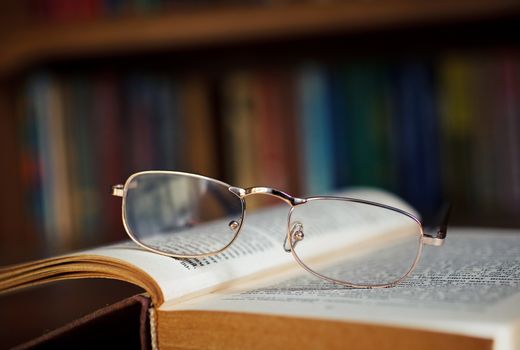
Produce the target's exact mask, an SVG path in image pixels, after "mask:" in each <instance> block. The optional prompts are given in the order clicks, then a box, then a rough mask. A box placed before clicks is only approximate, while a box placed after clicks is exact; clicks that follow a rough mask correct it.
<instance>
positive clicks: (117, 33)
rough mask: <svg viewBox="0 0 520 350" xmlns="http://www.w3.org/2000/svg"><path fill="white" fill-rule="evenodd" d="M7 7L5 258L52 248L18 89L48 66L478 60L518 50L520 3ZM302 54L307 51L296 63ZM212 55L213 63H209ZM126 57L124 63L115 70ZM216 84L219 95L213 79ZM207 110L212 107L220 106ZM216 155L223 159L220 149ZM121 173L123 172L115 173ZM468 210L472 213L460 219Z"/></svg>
mask: <svg viewBox="0 0 520 350" xmlns="http://www.w3.org/2000/svg"><path fill="white" fill-rule="evenodd" d="M0 6H3V11H2V12H3V13H4V21H3V24H2V25H0V31H1V32H0V44H2V54H1V55H0V112H1V115H2V118H1V125H0V126H1V128H0V133H1V134H0V142H1V144H0V146H1V153H2V159H3V160H5V162H6V164H10V165H11V166H8V167H6V169H5V170H4V171H3V172H2V176H1V177H0V180H1V183H3V184H8V186H6V188H5V189H4V194H5V195H4V196H3V198H2V199H0V209H2V212H3V213H2V216H1V218H2V220H1V223H0V230H1V231H0V232H1V233H0V240H1V243H2V244H0V245H1V246H2V251H1V253H2V260H3V261H0V262H2V263H4V262H14V261H20V260H26V259H29V258H34V257H36V256H39V255H42V254H46V251H45V250H44V246H45V244H46V240H48V239H49V238H48V237H46V236H45V235H43V236H42V235H38V234H35V232H34V231H35V227H34V223H31V221H30V220H27V209H26V208H25V206H26V200H27V199H26V198H24V197H23V195H22V193H24V186H25V185H24V181H23V176H22V174H21V167H20V164H19V163H20V161H19V160H20V159H21V157H22V152H23V151H24V149H23V147H21V145H20V124H23V118H22V117H21V116H20V115H21V114H23V112H21V111H20V110H21V109H23V101H21V100H23V98H22V97H21V96H20V95H21V91H23V86H24V84H26V83H27V79H30V78H31V76H33V74H34V72H39V71H41V69H42V67H43V69H44V70H46V71H51V72H58V73H57V76H58V78H56V80H57V81H58V83H59V84H62V83H63V82H65V83H63V84H70V81H67V80H66V79H67V78H66V77H67V76H68V75H69V74H70V72H73V73H72V75H74V74H76V73H74V72H75V71H79V72H80V75H81V76H83V77H84V76H89V75H90V74H91V73H94V75H96V74H95V73H96V69H98V68H97V66H98V64H99V65H100V67H101V69H100V70H101V71H109V72H110V71H116V72H117V74H116V75H117V76H118V78H115V80H116V82H118V80H117V79H122V80H124V79H125V74H128V72H130V73H131V72H132V69H131V68H127V67H132V66H133V65H135V66H136V67H141V66H146V67H148V66H150V67H152V68H151V69H150V71H152V72H158V73H156V74H157V75H161V73H162V72H164V71H165V70H167V69H165V67H167V66H168V64H167V62H168V61H169V60H170V61H171V62H173V63H175V64H176V65H177V66H178V67H185V66H186V67H188V70H189V71H190V72H191V71H196V72H198V73H200V74H201V75H203V76H204V75H209V76H214V75H217V76H222V75H226V74H227V72H229V71H231V70H232V69H233V67H234V66H235V65H236V66H238V67H246V70H255V69H256V68H257V67H259V70H266V71H270V69H271V67H272V66H274V67H277V65H278V66H280V67H282V68H275V69H274V71H275V72H277V71H281V70H285V69H289V68H290V69H292V67H294V66H299V65H300V64H302V62H304V61H305V60H306V58H311V59H316V58H317V59H318V60H321V59H322V60H323V61H324V62H325V65H327V64H336V63H337V62H338V61H341V60H342V59H343V57H345V56H347V55H351V54H354V55H355V56H356V55H357V56H359V57H361V60H363V59H364V57H369V58H370V57H374V56H378V55H381V54H382V57H384V58H385V57H390V58H391V59H392V60H397V61H399V59H400V58H399V57H400V56H401V55H402V52H406V53H407V54H406V55H408V53H410V52H411V53H412V56H413V54H414V53H417V52H419V53H420V55H422V56H425V55H428V54H430V53H434V54H437V52H438V51H449V50H451V49H453V47H457V46H458V45H459V44H461V43H462V46H465V45H467V46H469V48H468V49H467V50H468V51H470V52H472V51H475V52H476V54H475V55H477V56H478V55H480V53H479V50H480V48H481V46H485V47H486V48H487V47H493V45H495V42H497V41H498V42H500V44H499V46H506V47H507V48H513V49H514V48H516V49H518V44H519V43H518V40H517V39H515V38H514V34H513V33H514V28H517V27H518V26H517V25H515V23H516V22H517V20H518V18H519V17H520V6H519V4H518V1H511V0H500V1H482V0H478V1H470V0H462V1H457V2H455V3H454V2H451V1H446V0H443V1H436V2H422V3H417V2H416V1H410V0H392V1H388V2H384V3H382V2H378V1H374V2H340V1H337V2H335V1H332V2H323V3H321V2H305V1H302V2H287V3H286V2H280V3H278V2H274V3H269V4H255V5H253V4H249V5H240V6H238V5H225V4H219V5H205V6H198V7H195V8H192V9H191V8H182V9H179V10H171V11H166V12H164V13H158V14H150V15H135V14H134V15H131V14H125V15H122V16H118V17H116V18H107V17H99V18H93V19H84V20H80V21H69V22H67V21H64V22H61V23H53V22H52V21H51V22H45V21H32V20H31V19H30V18H27V16H26V14H25V13H24V9H23V8H22V7H21V6H20V5H17V4H16V2H5V3H4V4H3V5H0ZM6 14H7V16H6ZM8 14H11V16H9V15H8ZM488 26H489V30H487V27H488ZM482 27H486V28H482ZM475 28H478V30H477V31H476V32H477V33H480V34H481V33H484V32H486V33H487V34H486V35H484V36H483V37H482V42H483V44H482V43H480V42H479V41H480V38H479V39H475V38H474V37H472V32H471V30H472V29H475ZM458 30H460V33H459V32H458ZM468 30H469V31H468ZM461 33H462V34H461ZM464 33H465V34H464ZM454 38H455V39H454ZM346 45H347V46H348V45H351V48H350V50H349V49H345V46H346ZM430 46H431V47H430ZM357 49H360V50H359V51H360V52H361V53H357V52H356V50H357ZM270 50H272V51H273V52H274V51H275V50H276V52H277V53H278V55H277V56H278V58H272V57H270V56H271V55H270V54H269V52H270ZM278 50H279V51H278ZM301 55H303V56H304V57H303V58H300V56H301ZM207 57H212V58H214V60H215V61H217V62H216V63H215V62H211V63H208V62H207ZM338 57H339V58H338ZM395 57H397V59H396V58H395ZM406 57H408V56H406ZM155 60H157V62H161V64H160V65H159V67H160V68H158V69H156V68H153V67H154V66H155ZM369 60H370V59H369ZM119 62H121V64H122V65H123V66H125V68H123V69H120V68H119V67H118V66H119ZM259 62H260V63H259ZM266 62H268V63H266ZM146 69H148V68H146ZM154 69H156V70H155V71H154ZM178 70H183V68H178ZM222 72H225V73H222ZM153 74H155V73H153ZM153 74H152V75H153ZM189 74H190V73H188V75H189ZM62 77H65V80H63V79H62ZM153 78H154V79H155V78H157V76H154V77H153ZM60 79H62V80H60ZM175 79H176V78H175ZM210 80H211V79H210ZM118 84H119V83H118ZM209 85H210V86H209V88H208V89H209V90H211V91H210V93H213V92H214V91H213V90H214V86H213V83H210V84H209ZM217 94H222V91H218V92H217ZM217 105H219V103H217ZM210 108H215V104H211V107H210ZM222 113H225V112H222V111H220V112H218V113H214V114H216V115H218V116H214V118H216V120H217V121H218V123H220V121H219V120H220V119H221V118H222ZM213 136H214V137H215V138H216V140H215V142H217V143H219V142H223V141H222V140H223V138H225V136H222V135H220V133H219V135H213ZM217 159H222V155H219V156H218V157H217ZM225 173H226V171H225V169H220V170H219V171H216V175H217V176H218V175H222V174H224V175H226V174H225ZM126 175H128V174H126ZM123 180H124V177H122V178H121V179H120V181H123ZM225 180H228V181H231V180H229V179H228V178H225ZM99 191H100V192H101V193H105V192H103V191H102V190H101V189H99ZM115 206H117V205H115ZM111 210H114V208H111ZM466 214H467V215H468V217H464V215H466ZM464 215H461V216H460V221H461V222H466V223H467V222H470V223H478V224H489V223H491V224H499V225H504V224H505V225H518V224H519V223H518V222H517V221H515V219H514V218H512V217H511V215H508V214H504V217H503V218H502V217H501V218H500V219H496V218H497V217H498V216H496V215H493V216H492V217H491V218H488V217H482V216H479V217H472V216H471V214H469V213H464ZM497 215H499V214H497ZM493 218H495V220H493ZM497 221H498V222H497ZM13 232H15V233H16V234H12V233H13ZM100 235H101V236H103V234H100ZM118 237H120V238H123V237H124V235H123V234H122V228H121V229H120V231H118V233H117V234H112V235H111V238H110V239H114V238H118ZM101 241H102V239H100V240H99V241H98V242H101ZM27 252H29V253H27Z"/></svg>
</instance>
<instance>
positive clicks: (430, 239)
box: [112, 170, 450, 289]
mask: <svg viewBox="0 0 520 350" xmlns="http://www.w3.org/2000/svg"><path fill="white" fill-rule="evenodd" d="M146 174H166V175H181V176H187V177H193V178H197V179H202V180H206V181H210V182H213V183H217V184H220V185H222V186H225V187H227V188H228V190H229V191H230V192H231V193H233V194H235V195H236V196H237V198H238V199H239V200H240V201H241V206H242V213H241V216H240V222H239V223H238V224H239V225H238V227H236V228H233V229H234V231H235V232H234V235H233V237H232V239H231V240H230V242H229V243H228V244H226V245H225V246H224V247H223V248H221V249H219V250H216V251H212V252H208V253H202V254H194V255H183V254H171V253H167V252H163V251H160V250H157V249H155V248H152V247H149V246H147V245H146V244H144V243H142V242H141V241H139V240H138V239H137V238H136V237H135V236H134V235H133V234H132V232H131V230H130V228H129V227H128V223H127V220H126V215H125V213H126V194H127V192H128V191H127V189H128V186H129V184H130V183H131V182H132V180H133V179H134V178H136V177H138V176H141V175H146ZM255 194H263V195H268V196H272V197H276V198H278V199H280V200H282V201H284V202H285V203H287V204H288V205H290V207H291V208H290V209H289V213H288V216H287V235H286V237H285V240H284V250H285V251H286V252H290V253H291V255H292V256H293V258H294V259H295V260H296V262H297V263H298V264H299V265H300V266H301V267H302V268H304V269H305V270H306V271H308V272H310V273H311V274H313V275H314V276H316V277H319V278H321V279H324V280H326V281H329V282H332V283H336V284H340V285H343V286H346V287H351V288H365V289H370V288H387V287H392V286H395V285H396V284H398V283H400V282H401V281H402V280H403V279H405V278H406V277H408V276H409V275H410V274H411V273H412V271H413V270H414V269H415V267H416V266H417V263H418V262H419V260H420V257H421V253H422V249H423V245H430V246H436V247H438V246H441V245H442V244H443V243H444V239H445V238H446V234H447V222H448V219H449V213H450V210H449V208H448V209H447V210H446V211H445V213H444V215H443V218H442V223H441V225H440V227H439V228H438V229H437V230H436V232H435V233H434V234H431V233H425V232H424V231H425V230H424V227H423V224H422V223H421V221H420V220H419V218H418V217H416V216H415V215H413V214H411V213H409V212H407V211H405V210H402V209H399V208H396V207H392V206H389V205H386V204H383V203H378V202H373V201H369V200H363V199H358V198H351V197H338V196H312V197H306V198H298V197H293V196H291V195H289V194H287V193H286V192H283V191H280V190H277V189H274V188H271V187H264V186H254V187H248V188H240V187H235V186H231V185H229V184H227V183H225V182H223V181H220V180H217V179H214V178H211V177H207V176H204V175H199V174H193V173H186V172H181V171H168V170H148V171H141V172H137V173H134V174H132V175H131V176H130V177H129V178H128V179H127V180H126V182H125V183H124V185H123V184H118V185H114V186H112V195H113V196H116V197H122V208H121V212H122V220H123V226H124V228H125V231H126V233H127V234H128V236H130V238H131V239H132V241H134V242H135V243H136V244H137V245H139V246H140V247H143V248H144V249H146V250H149V251H151V252H154V253H156V254H160V255H164V256H169V257H173V258H180V259H189V258H203V257H207V256H212V255H216V254H219V253H221V252H222V251H224V250H226V249H227V248H228V247H229V246H230V245H231V244H233V242H234V241H235V240H236V238H237V237H238V234H239V233H240V230H241V228H242V224H243V222H244V218H245V216H246V201H245V199H246V197H248V196H251V195H255ZM315 200H336V201H337V200H339V201H346V202H354V203H360V204H366V205H371V206H375V207H379V208H383V209H388V210H391V211H394V212H397V213H400V214H403V215H405V216H407V217H408V218H410V219H412V220H413V221H415V223H416V224H417V226H418V227H419V235H420V239H419V247H418V250H417V254H416V256H415V259H414V261H413V264H412V265H411V267H410V268H409V270H408V271H407V272H406V273H405V274H404V275H403V276H402V277H400V278H399V279H397V280H396V281H393V282H390V283H386V284H366V285H365V284H356V283H351V282H347V281H342V280H338V279H334V278H331V277H327V276H324V275H321V274H320V273H318V272H316V271H314V270H312V269H311V268H309V267H308V266H307V265H306V264H305V263H304V262H303V261H302V260H301V259H300V258H299V257H298V255H297V254H296V252H295V249H294V248H295V246H296V243H297V242H298V241H299V240H301V239H302V238H301V237H298V234H300V233H301V232H300V231H296V232H294V231H295V230H292V229H291V215H292V213H293V211H294V209H295V208H296V207H297V206H298V205H302V204H305V203H307V202H309V201H315ZM287 242H289V245H287Z"/></svg>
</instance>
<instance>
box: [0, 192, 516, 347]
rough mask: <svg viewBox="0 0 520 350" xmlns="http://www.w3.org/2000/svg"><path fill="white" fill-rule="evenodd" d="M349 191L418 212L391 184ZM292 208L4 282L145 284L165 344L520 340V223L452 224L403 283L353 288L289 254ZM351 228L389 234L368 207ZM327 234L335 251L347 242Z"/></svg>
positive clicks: (109, 250)
mask: <svg viewBox="0 0 520 350" xmlns="http://www.w3.org/2000/svg"><path fill="white" fill-rule="evenodd" d="M349 196H350V197H361V198H365V199H368V200H374V201H376V200H377V201H379V202H382V203H385V204H388V205H393V206H396V207H400V208H403V209H408V210H410V208H408V207H407V206H406V204H405V203H403V202H402V201H400V200H399V199H397V198H395V197H393V196H391V195H389V194H387V193H384V192H379V191H374V190H362V191H361V190H360V191H357V192H356V191H355V192H351V193H349ZM287 210H288V208H287V207H271V208H268V209H263V210H258V211H257V212H256V213H253V214H250V215H249V216H248V218H247V220H246V222H245V223H244V227H243V231H242V232H241V233H240V235H239V238H237V240H236V241H235V242H234V243H233V244H232V245H231V246H230V247H229V248H228V249H227V250H225V251H224V252H222V253H220V254H218V255H215V256H210V257H206V258H201V259H174V258H171V257H166V256H162V255H158V254H155V253H152V252H149V251H147V250H144V249H142V248H140V247H138V246H137V245H136V244H135V243H133V242H132V241H128V242H123V243H120V244H116V245H111V246H106V247H101V248H97V249H92V250H88V251H83V252H78V253H74V254H69V255H66V256H60V257H55V258H50V259H45V260H40V261H35V262H30V263H25V264H21V265H16V266H11V267H5V268H2V269H1V270H0V291H2V292H3V293H5V292H9V291H14V290H16V289H19V288H23V287H28V286H32V285H36V284H41V283H46V282H50V281H53V280H63V279H69V278H86V277H97V278H113V279H119V280H124V281H128V282H130V283H134V284H136V285H138V286H141V287H142V288H143V289H145V290H146V291H147V292H148V294H149V295H150V298H151V300H152V304H151V307H150V314H151V317H150V322H151V323H150V329H151V339H152V342H153V344H152V345H154V346H158V347H159V348H160V349H173V348H175V349H182V348H189V349H196V348H204V349H208V348H224V349H243V348H319V347H324V348H345V347H346V346H348V348H350V349H369V348H381V349H390V348H392V349H398V348H402V349H404V348H406V349H408V348H420V349H438V348H442V349H518V348H519V347H520V261H519V260H518V259H519V256H520V254H519V253H520V234H519V233H518V232H517V231H514V230H489V229H487V230H486V229H454V230H451V231H450V233H449V236H448V239H447V242H446V243H445V245H444V246H443V247H441V248H438V247H432V246H425V247H424V249H423V258H422V259H421V261H420V263H419V264H418V266H417V268H416V270H415V272H414V273H413V274H412V275H411V276H409V277H408V278H407V279H406V280H404V281H403V282H402V283H400V284H399V285H397V286H395V287H391V288H384V289H352V288H348V287H344V286H340V285H336V284H332V283H330V282H327V281H324V280H321V279H317V278H316V277H314V276H313V275H311V274H309V273H308V272H306V271H305V270H303V269H302V268H301V267H300V266H299V265H298V264H297V263H296V262H295V261H294V260H293V258H292V256H291V254H288V253H286V252H285V250H284V249H283V248H284V236H285V233H284V232H285V231H284V229H285V227H286V215H287ZM315 214H316V215H320V213H315ZM352 225H354V226H355V227H353V228H355V232H356V234H358V235H359V236H360V237H365V236H366V237H369V236H370V238H367V239H371V240H377V239H378V238H382V237H383V236H384V235H385V234H390V232H389V231H388V230H387V229H385V226H384V225H380V224H379V223H378V220H377V218H375V217H374V215H368V213H363V212H359V213H358V218H357V220H355V221H353V222H352ZM374 225H377V227H378V230H377V231H374V230H373V229H374V227H376V226H374ZM368 232H370V234H368ZM374 232H375V233H374ZM322 243H323V244H321V245H320V247H319V249H320V250H321V251H322V252H323V254H324V255H327V251H328V250H327V248H330V249H332V250H335V249H337V248H338V246H337V244H336V242H322ZM350 248H351V247H350ZM344 249H345V252H346V253H348V251H349V247H348V246H345V247H344ZM329 268H331V269H334V268H336V266H335V265H332V266H330V267H329Z"/></svg>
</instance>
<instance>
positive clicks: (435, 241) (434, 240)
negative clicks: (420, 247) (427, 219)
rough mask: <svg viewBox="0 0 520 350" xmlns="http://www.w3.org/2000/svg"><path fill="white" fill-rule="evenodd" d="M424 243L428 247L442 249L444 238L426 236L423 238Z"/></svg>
mask: <svg viewBox="0 0 520 350" xmlns="http://www.w3.org/2000/svg"><path fill="white" fill-rule="evenodd" d="M423 243H424V244H427V245H432V246H435V247H440V246H441V245H443V244H444V238H440V237H433V236H430V235H427V234H425V235H424V237H423Z"/></svg>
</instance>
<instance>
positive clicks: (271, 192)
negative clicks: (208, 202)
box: [229, 186, 307, 206]
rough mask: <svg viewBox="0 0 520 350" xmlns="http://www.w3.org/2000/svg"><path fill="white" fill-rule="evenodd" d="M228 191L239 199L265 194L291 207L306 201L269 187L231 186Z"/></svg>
mask: <svg viewBox="0 0 520 350" xmlns="http://www.w3.org/2000/svg"><path fill="white" fill-rule="evenodd" d="M229 191H231V192H233V193H234V194H236V195H237V196H239V197H240V198H245V197H247V196H251V195H254V194H265V195H268V196H273V197H276V198H278V199H281V200H282V201H284V202H285V203H287V204H289V205H291V206H294V205H298V204H302V203H305V202H306V201H307V200H306V199H304V198H297V197H293V196H291V195H290V194H287V193H285V192H283V191H280V190H277V189H275V188H271V187H263V186H261V187H258V186H257V187H248V188H240V187H234V186H231V187H229Z"/></svg>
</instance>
